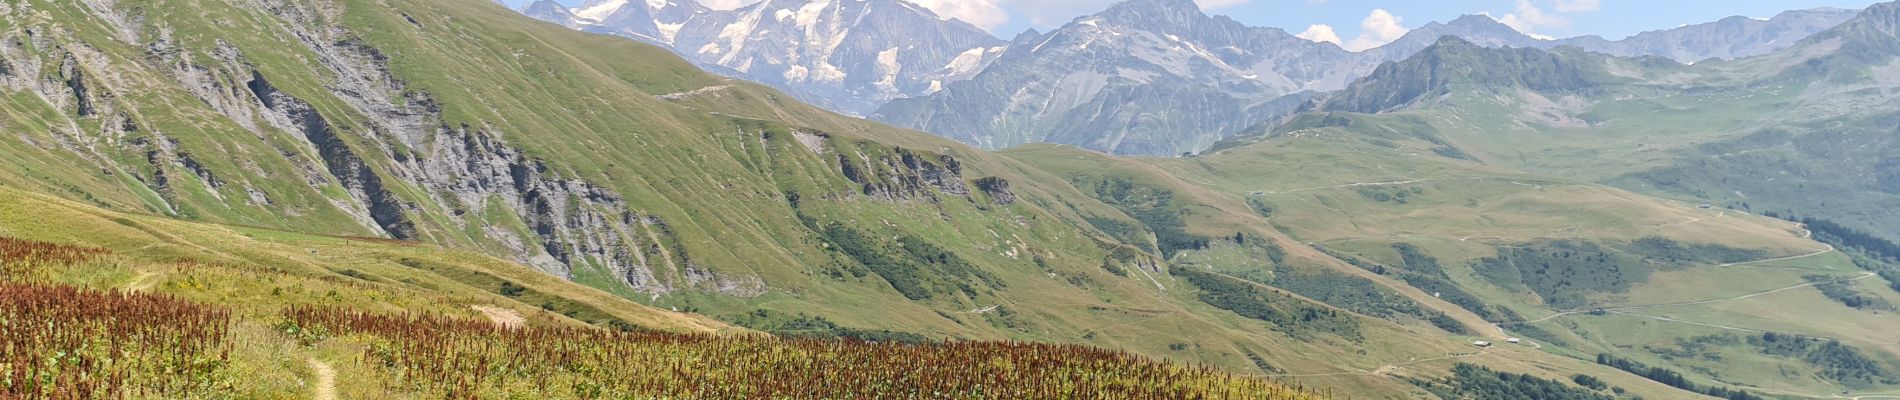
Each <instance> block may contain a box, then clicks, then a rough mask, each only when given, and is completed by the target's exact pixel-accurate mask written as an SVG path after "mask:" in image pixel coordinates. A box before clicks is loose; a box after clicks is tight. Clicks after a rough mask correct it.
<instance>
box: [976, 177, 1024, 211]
mask: <svg viewBox="0 0 1900 400" xmlns="http://www.w3.org/2000/svg"><path fill="white" fill-rule="evenodd" d="M975 183H976V188H977V190H982V191H983V194H986V195H989V196H990V202H992V203H996V205H999V206H1007V205H1010V204H1015V203H1016V193H1014V192H1010V191H1009V180H1008V179H1003V178H998V177H994V176H986V177H982V178H978V179H977V180H976V182H975Z"/></svg>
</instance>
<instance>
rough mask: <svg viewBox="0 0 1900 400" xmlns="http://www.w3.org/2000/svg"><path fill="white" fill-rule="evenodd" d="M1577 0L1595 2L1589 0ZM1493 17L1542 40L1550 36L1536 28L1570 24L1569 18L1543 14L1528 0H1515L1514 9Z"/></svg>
mask: <svg viewBox="0 0 1900 400" xmlns="http://www.w3.org/2000/svg"><path fill="white" fill-rule="evenodd" d="M1578 1H1579V2H1590V3H1595V2H1594V1H1590V0H1578ZM1495 19H1497V20H1498V23H1501V24H1504V25H1505V26H1509V27H1511V29H1516V30H1517V31H1518V32H1523V33H1524V34H1525V35H1529V36H1530V37H1534V38H1538V39H1544V40H1550V39H1552V37H1551V36H1550V35H1545V34H1542V33H1537V31H1538V30H1540V29H1544V28H1564V27H1568V26H1570V19H1568V18H1564V17H1562V16H1558V15H1551V14H1545V13H1544V10H1543V9H1540V8H1537V5H1536V4H1532V3H1531V1H1530V0H1517V8H1516V9H1513V10H1511V13H1509V14H1504V16H1503V17H1495Z"/></svg>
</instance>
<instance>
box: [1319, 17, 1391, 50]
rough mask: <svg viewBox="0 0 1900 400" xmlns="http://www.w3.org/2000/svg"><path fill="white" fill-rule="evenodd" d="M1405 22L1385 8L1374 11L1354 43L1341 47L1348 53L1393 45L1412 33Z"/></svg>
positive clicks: (1350, 42)
mask: <svg viewBox="0 0 1900 400" xmlns="http://www.w3.org/2000/svg"><path fill="white" fill-rule="evenodd" d="M1404 20H1405V18H1402V17H1399V16H1397V15H1392V12H1391V11H1386V10H1385V9H1383V8H1375V9H1372V13H1371V14H1368V15H1366V19H1365V20H1363V21H1360V22H1359V37H1356V38H1353V39H1352V41H1348V42H1346V44H1344V45H1341V46H1340V47H1343V48H1345V49H1346V50H1347V51H1365V50H1366V49H1370V48H1374V47H1379V46H1383V45H1385V44H1386V43H1392V41H1394V40H1399V37H1402V36H1405V33H1406V32H1411V31H1412V30H1411V29H1408V28H1406V27H1405V24H1404ZM1309 29H1311V28H1309ZM1337 37H1338V36H1337V35H1335V36H1334V38H1335V39H1337Z"/></svg>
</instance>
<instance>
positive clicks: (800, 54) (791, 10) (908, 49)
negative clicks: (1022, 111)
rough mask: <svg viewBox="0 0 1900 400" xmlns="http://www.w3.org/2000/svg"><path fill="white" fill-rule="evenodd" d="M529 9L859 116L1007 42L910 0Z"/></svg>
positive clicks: (955, 72)
mask: <svg viewBox="0 0 1900 400" xmlns="http://www.w3.org/2000/svg"><path fill="white" fill-rule="evenodd" d="M521 11H522V12H523V13H525V14H527V15H529V16H532V17H535V18H539V19H542V20H545V21H552V22H555V23H558V24H561V25H563V26H567V27H570V28H575V29H580V30H584V31H588V32H595V33H603V34H612V35H619V36H624V37H629V38H633V39H636V40H640V41H643V42H647V43H650V44H654V45H658V46H661V47H665V48H668V49H672V50H673V51H674V52H675V53H678V54H680V56H682V57H686V58H687V59H688V60H691V61H693V62H694V63H695V64H698V65H700V66H702V67H704V68H707V69H708V70H712V71H719V72H721V73H722V74H725V75H727V76H732V77H736V78H743V79H747V80H751V81H755V82H760V83H765V84H768V85H772V86H774V87H777V88H780V89H782V90H785V91H787V92H789V93H793V94H794V95H796V96H798V98H800V99H803V100H806V101H809V102H812V103H814V104H819V105H822V106H825V107H827V108H829V109H831V110H834V111H838V112H841V113H845V114H850V115H863V114H867V113H869V112H870V111H871V110H875V109H876V108H877V106H878V105H879V104H882V103H883V102H884V101H887V100H890V99H895V98H904V97H914V96H919V95H923V94H927V93H930V92H934V91H937V90H941V89H942V85H943V84H945V83H949V82H954V81H959V80H963V79H968V78H969V77H970V76H971V75H974V74H976V73H977V72H979V71H981V70H982V69H983V67H984V66H986V65H988V64H989V63H990V62H992V61H995V60H996V57H997V56H998V55H1000V54H1001V52H1002V51H1003V47H1001V46H1003V44H1004V43H1003V41H1002V40H1001V39H997V38H995V37H993V36H990V34H989V33H986V32H984V31H983V30H981V29H978V28H977V27H975V26H972V25H970V24H967V23H964V22H962V21H958V20H954V19H945V18H942V17H939V16H937V15H936V14H935V13H932V12H930V10H929V9H926V8H923V7H921V6H918V5H916V4H912V3H909V2H905V1H889V0H880V1H829V0H826V1H805V0H774V1H763V2H758V3H754V4H752V5H748V6H745V7H741V8H738V9H734V10H713V9H710V8H707V7H705V6H703V5H700V4H699V3H698V2H697V1H693V0H670V1H659V0H652V1H628V0H590V1H588V2H586V3H582V4H581V5H580V6H578V7H573V8H568V7H564V6H562V5H560V4H559V3H556V2H554V1H553V0H540V1H536V2H534V3H529V4H528V5H527V6H525V7H524V8H523V9H522V10H521Z"/></svg>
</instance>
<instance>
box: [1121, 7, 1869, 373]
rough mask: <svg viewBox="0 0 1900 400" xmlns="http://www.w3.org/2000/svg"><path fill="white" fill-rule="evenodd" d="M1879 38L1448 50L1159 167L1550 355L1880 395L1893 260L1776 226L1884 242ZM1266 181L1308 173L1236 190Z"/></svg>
mask: <svg viewBox="0 0 1900 400" xmlns="http://www.w3.org/2000/svg"><path fill="white" fill-rule="evenodd" d="M1896 15H1900V7H1897V6H1896V5H1895V4H1892V3H1888V4H1880V5H1876V6H1874V7H1871V8H1869V9H1868V10H1867V11H1865V12H1864V13H1863V14H1862V15H1861V16H1859V17H1857V18H1856V19H1855V20H1853V21H1850V22H1849V23H1846V24H1843V25H1841V26H1840V27H1837V28H1835V29H1833V30H1830V31H1827V32H1824V33H1822V34H1819V35H1816V36H1815V37H1813V38H1810V39H1809V40H1807V41H1804V42H1803V43H1802V44H1801V45H1798V46H1795V47H1792V48H1789V49H1786V50H1783V51H1780V52H1776V53H1773V54H1768V55H1764V56H1760V57H1754V58H1746V59H1741V60H1735V61H1713V62H1708V63H1697V64H1695V65H1678V64H1674V63H1670V62H1663V61H1653V60H1642V59H1624V58H1615V57H1607V56H1601V55H1592V54H1585V53H1579V52H1575V51H1573V50H1569V49H1557V50H1555V51H1552V52H1550V53H1542V52H1536V51H1530V50H1522V49H1484V48H1477V47H1474V46H1471V45H1469V44H1466V43H1463V42H1462V41H1457V40H1446V41H1442V42H1440V43H1438V44H1437V45H1435V46H1434V47H1433V48H1431V49H1427V50H1425V51H1423V52H1421V53H1420V55H1419V56H1416V57H1413V58H1412V59H1408V60H1406V61H1403V62H1399V63H1394V64H1388V65H1386V66H1383V67H1382V68H1381V69H1380V71H1381V72H1380V73H1375V74H1374V75H1373V76H1372V77H1369V78H1367V79H1365V80H1362V81H1360V82H1358V83H1355V84H1354V85H1353V87H1351V88H1348V89H1347V90H1345V91H1342V92H1340V93H1337V94H1334V95H1332V96H1331V97H1330V98H1324V99H1322V100H1320V101H1317V102H1316V103H1315V104H1317V105H1318V107H1319V110H1316V111H1315V112H1310V113H1306V114H1302V115H1299V116H1295V117H1292V118H1289V119H1288V121H1287V122H1286V123H1283V124H1280V125H1279V126H1277V127H1276V128H1274V130H1273V131H1272V132H1271V133H1269V134H1267V135H1264V136H1260V137H1254V138H1246V139H1242V140H1236V141H1233V142H1230V143H1226V144H1223V145H1221V146H1217V147H1216V149H1215V150H1213V151H1210V152H1208V153H1207V154H1205V155H1204V156H1202V157H1197V158H1188V159H1182V160H1157V161H1155V162H1153V164H1155V165H1157V166H1161V168H1164V169H1167V170H1169V171H1170V172H1171V173H1173V174H1175V175H1177V176H1180V177H1181V179H1183V180H1186V181H1192V182H1196V183H1198V184H1201V185H1204V186H1206V187H1210V188H1216V189H1217V190H1223V191H1226V192H1228V193H1232V194H1234V195H1244V196H1247V198H1248V199H1249V201H1250V203H1251V204H1252V205H1254V206H1255V208H1257V209H1260V210H1263V211H1265V210H1271V217H1270V218H1269V219H1270V220H1271V221H1272V223H1273V224H1275V226H1276V227H1279V228H1281V229H1283V230H1284V231H1285V232H1287V233H1288V234H1289V235H1290V236H1292V237H1295V238H1297V239H1299V240H1301V241H1307V242H1312V243H1314V244H1316V245H1317V246H1318V247H1323V248H1325V249H1327V250H1328V251H1330V252H1333V253H1336V254H1338V255H1340V256H1341V257H1342V258H1344V259H1347V260H1349V261H1354V263H1355V264H1358V265H1360V266H1363V267H1367V268H1371V269H1373V270H1374V271H1381V273H1382V274H1386V275H1390V276H1394V277H1398V278H1399V279H1402V280H1405V281H1407V283H1409V284H1411V285H1413V286H1415V287H1421V288H1430V290H1433V291H1434V292H1437V294H1439V297H1440V298H1446V299H1452V300H1455V302H1457V303H1460V304H1459V305H1460V306H1463V307H1464V308H1466V309H1470V310H1471V311H1473V312H1476V313H1480V314H1484V316H1485V317H1486V318H1487V319H1490V320H1492V321H1496V322H1499V325H1501V326H1502V327H1503V328H1504V329H1505V330H1506V331H1508V332H1511V333H1512V334H1514V335H1520V336H1524V337H1526V338H1527V339H1528V340H1534V341H1537V342H1539V344H1541V345H1543V346H1542V347H1541V349H1542V350H1544V351H1547V352H1550V353H1552V354H1557V355H1563V356H1567V357H1572V358H1575V359H1579V360H1590V361H1599V360H1607V361H1608V362H1602V363H1599V364H1605V365H1609V366H1615V367H1618V368H1620V369H1626V370H1636V369H1639V368H1638V367H1640V369H1641V371H1639V372H1648V371H1652V370H1651V369H1650V368H1661V369H1663V370H1668V371H1671V374H1673V375H1671V374H1648V373H1645V375H1646V376H1648V377H1649V378H1652V380H1656V381H1658V382H1672V383H1679V384H1680V385H1679V386H1685V387H1687V386H1692V387H1693V390H1696V391H1700V392H1703V393H1712V394H1719V393H1716V392H1714V391H1713V390H1714V388H1732V389H1743V390H1748V391H1750V392H1752V393H1753V394H1755V395H1764V394H1766V395H1788V396H1796V397H1824V396H1829V395H1836V394H1841V393H1847V394H1852V395H1880V394H1889V393H1894V392H1895V391H1896V390H1900V386H1896V384H1897V383H1900V381H1896V377H1900V375H1896V374H1895V373H1893V372H1891V371H1893V369H1894V368H1895V365H1896V363H1895V361H1896V360H1900V352H1896V350H1895V348H1893V347H1892V346H1891V343H1889V341H1888V340H1885V339H1882V338H1878V337H1876V336H1871V335H1872V333H1871V332H1875V331H1881V330H1885V329H1889V328H1887V326H1888V325H1891V324H1893V323H1895V321H1900V320H1896V319H1894V316H1893V314H1892V309H1891V306H1890V305H1889V304H1890V303H1891V300H1889V299H1892V298H1896V297H1897V296H1900V292H1895V287H1894V285H1891V284H1890V283H1892V282H1891V281H1888V280H1886V278H1884V277H1883V275H1882V274H1883V273H1884V274H1885V276H1894V274H1893V273H1891V272H1889V271H1891V269H1892V268H1893V267H1892V264H1891V263H1892V262H1893V261H1894V260H1893V259H1891V258H1889V257H1887V256H1886V255H1885V254H1884V253H1879V252H1877V251H1869V250H1868V249H1875V248H1884V247H1883V246H1880V245H1872V246H1867V245H1859V246H1857V247H1855V248H1853V249H1847V248H1842V249H1840V250H1837V249H1836V247H1835V245H1841V244H1842V243H1846V242H1845V241H1843V240H1842V238H1843V237H1836V236H1830V235H1828V234H1827V232H1810V231H1809V230H1808V229H1811V228H1812V227H1803V226H1797V225H1793V224H1788V223H1784V222H1781V221H1778V220H1776V219H1775V218H1771V217H1781V218H1791V219H1796V220H1807V221H1820V222H1822V223H1827V224H1829V226H1830V227H1831V228H1830V229H1836V230H1839V229H1848V230H1853V231H1855V232H1854V233H1855V234H1858V233H1859V232H1873V234H1872V235H1871V236H1879V237H1885V238H1892V237H1894V235H1895V233H1894V231H1892V230H1891V229H1892V226H1893V225H1892V224H1890V223H1885V221H1888V220H1889V219H1890V218H1891V213H1890V212H1889V210H1890V209H1891V208H1893V203H1892V202H1891V201H1888V200H1887V197H1888V196H1889V194H1888V190H1887V189H1886V187H1885V184H1884V183H1883V182H1884V179H1885V178H1884V176H1886V175H1888V174H1886V173H1885V172H1882V171H1883V168H1885V166H1886V164H1889V163H1888V162H1887V161H1886V158H1887V154H1889V153H1891V151H1887V150H1886V149H1887V148H1888V146H1887V145H1886V143H1888V142H1890V141H1891V140H1890V138H1891V136H1893V135H1892V133H1893V131H1892V129H1891V128H1892V126H1894V124H1893V123H1892V118H1891V116H1890V114H1891V113H1892V111H1891V110H1893V105H1894V103H1893V102H1892V99H1893V97H1892V93H1893V89H1892V88H1893V87H1895V86H1894V83H1893V82H1892V81H1891V80H1890V79H1888V78H1887V77H1888V76H1890V75H1891V71H1890V70H1891V68H1892V67H1891V65H1892V64H1893V58H1892V57H1893V56H1892V53H1890V52H1887V51H1885V50H1883V49H1887V48H1890V47H1891V46H1892V45H1893V44H1894V43H1896V39H1895V38H1894V37H1893V36H1892V35H1891V34H1890V32H1891V29H1889V27H1891V26H1892V24H1891V21H1892V20H1893V19H1894V18H1895V16H1896ZM1478 65H1484V66H1488V67H1477V66H1478ZM1371 111H1376V112H1378V113H1377V114H1366V113H1363V112H1371ZM1271 170H1282V171H1300V173H1297V174H1261V173H1241V172H1235V171H1271ZM1632 192H1634V193H1632ZM1639 193H1640V194H1639ZM1649 196H1656V197H1657V198H1652V197H1649ZM1763 214H1765V215H1766V216H1763ZM1810 236H1812V237H1813V238H1814V239H1819V240H1824V241H1827V242H1828V243H1826V244H1824V243H1817V242H1816V241H1814V240H1810V239H1807V238H1809V237H1810ZM1849 236H1852V235H1849ZM1856 237H1859V236H1856ZM1880 240H1882V239H1871V238H1863V239H1861V241H1862V242H1863V243H1866V242H1869V241H1880ZM1440 271H1442V272H1440ZM1440 288H1443V289H1444V290H1440ZM1789 337H1793V338H1795V339H1793V340H1792V341H1782V340H1777V338H1789ZM1790 343H1791V344H1790ZM1599 354H1601V355H1605V356H1606V357H1609V358H1601V357H1599V356H1598V355H1599ZM1622 361H1631V362H1630V363H1623V362H1622ZM1724 390H1727V389H1724Z"/></svg>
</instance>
